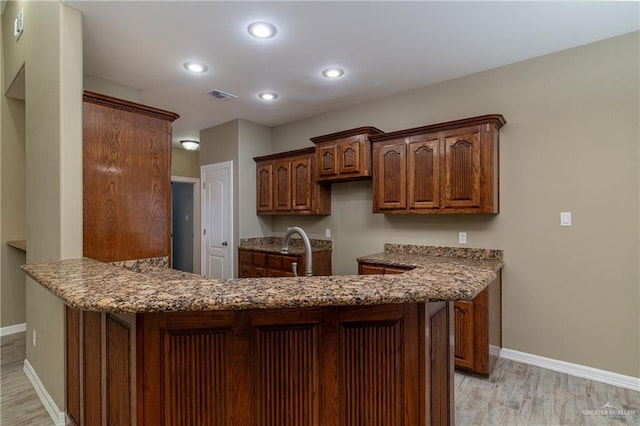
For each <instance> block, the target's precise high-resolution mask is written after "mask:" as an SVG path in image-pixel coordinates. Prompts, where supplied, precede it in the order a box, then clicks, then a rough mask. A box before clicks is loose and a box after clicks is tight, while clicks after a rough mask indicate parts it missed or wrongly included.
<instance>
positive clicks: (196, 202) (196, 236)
mask: <svg viewBox="0 0 640 426" xmlns="http://www.w3.org/2000/svg"><path fill="white" fill-rule="evenodd" d="M173 182H179V183H191V184H193V273H194V274H198V275H202V266H201V265H202V264H201V258H202V256H201V254H200V247H201V243H200V235H202V223H201V222H200V212H201V208H200V194H201V192H202V191H201V190H200V179H199V178H193V177H186V176H171V183H173ZM171 213H172V214H171V226H173V209H172V212H171ZM171 235H172V236H171V259H173V232H171Z"/></svg>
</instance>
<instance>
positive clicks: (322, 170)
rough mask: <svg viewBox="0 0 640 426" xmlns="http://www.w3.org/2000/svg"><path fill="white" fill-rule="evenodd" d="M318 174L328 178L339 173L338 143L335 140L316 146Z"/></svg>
mask: <svg viewBox="0 0 640 426" xmlns="http://www.w3.org/2000/svg"><path fill="white" fill-rule="evenodd" d="M316 164H317V167H318V172H317V176H318V177H320V178H328V177H331V176H336V175H337V174H338V145H337V143H335V142H329V143H323V144H322V145H317V146H316Z"/></svg>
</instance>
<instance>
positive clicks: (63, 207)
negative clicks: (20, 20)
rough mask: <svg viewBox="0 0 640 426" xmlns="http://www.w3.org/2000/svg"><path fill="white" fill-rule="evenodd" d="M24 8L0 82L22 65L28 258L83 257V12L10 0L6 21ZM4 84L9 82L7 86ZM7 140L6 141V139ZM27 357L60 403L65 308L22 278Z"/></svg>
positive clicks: (7, 46)
mask: <svg viewBox="0 0 640 426" xmlns="http://www.w3.org/2000/svg"><path fill="white" fill-rule="evenodd" d="M20 7H22V8H24V15H25V31H24V33H23V34H22V36H21V37H20V39H19V40H17V41H16V40H14V39H13V37H11V38H5V40H4V44H3V49H4V59H5V61H4V72H5V75H4V81H5V83H6V82H11V81H13V78H14V77H15V75H16V73H17V71H18V70H19V69H20V67H21V65H22V64H23V63H24V64H25V75H26V84H25V89H26V90H25V99H26V100H25V163H26V168H25V170H26V190H25V193H26V229H27V232H26V239H27V241H28V251H27V262H38V261H44V260H51V259H60V258H68V257H78V256H81V255H82V137H81V135H82V102H81V99H82V42H81V40H82V16H81V14H80V13H79V12H78V11H76V10H75V9H71V8H69V7H67V6H65V5H62V4H61V3H59V2H9V3H8V5H7V8H6V11H5V14H4V17H3V20H4V25H5V26H6V25H10V24H11V22H12V17H13V16H15V14H16V12H17V9H18V8H20ZM5 87H6V84H5ZM3 143H4V140H3ZM26 302H27V303H26V305H27V306H26V320H27V336H29V337H31V336H32V332H33V331H36V332H37V345H36V346H34V345H33V344H32V343H31V338H29V339H27V340H28V342H29V343H28V344H27V359H28V361H29V362H30V364H31V365H32V366H33V368H34V370H35V371H36V373H37V374H38V376H39V378H40V380H41V381H42V383H43V385H44V386H45V388H46V389H47V391H48V393H49V394H50V395H51V397H52V398H53V400H54V401H55V403H56V404H57V406H58V408H60V409H61V410H62V409H64V308H63V304H62V302H61V301H60V300H59V299H57V298H56V297H54V296H53V295H51V294H50V293H49V292H48V291H47V290H45V289H44V288H43V287H41V286H40V285H38V284H36V283H35V282H33V281H32V280H30V279H27V285H26Z"/></svg>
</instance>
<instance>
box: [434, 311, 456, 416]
mask: <svg viewBox="0 0 640 426" xmlns="http://www.w3.org/2000/svg"><path fill="white" fill-rule="evenodd" d="M447 314H448V311H447V307H446V305H445V306H444V307H443V308H442V309H440V310H439V311H438V312H436V313H434V314H433V315H431V317H430V324H429V331H430V335H431V346H430V348H431V384H430V386H431V410H430V411H431V424H432V425H448V424H452V423H453V421H454V420H453V419H451V418H450V406H449V404H450V403H451V404H452V403H453V401H449V396H448V394H447V392H443V391H444V390H446V389H449V388H450V385H451V384H450V380H451V378H452V377H451V374H450V366H449V365H448V355H447V353H448V350H449V333H448V326H447V320H448V319H447Z"/></svg>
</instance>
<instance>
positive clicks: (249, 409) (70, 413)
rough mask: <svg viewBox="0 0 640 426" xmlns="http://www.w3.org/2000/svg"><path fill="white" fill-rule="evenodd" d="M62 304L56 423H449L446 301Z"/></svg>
mask: <svg viewBox="0 0 640 426" xmlns="http://www.w3.org/2000/svg"><path fill="white" fill-rule="evenodd" d="M66 309H67V324H66V337H67V351H66V356H67V360H66V363H67V364H66V365H67V368H66V376H67V380H66V394H67V404H66V406H67V424H72V425H87V426H100V425H102V426H106V425H149V426H164V425H166V426H169V425H175V426H183V425H220V426H223V425H236V426H256V425H265V426H266V425H283V426H285V425H286V426H329V425H336V426H337V425H345V426H361V425H381V426H382V425H384V426H387V425H389V426H392V425H405V426H427V425H451V424H454V411H453V408H454V394H453V349H452V347H451V341H452V340H451V336H450V332H451V327H452V324H451V323H452V319H453V316H452V306H451V303H446V302H433V303H420V304H393V305H377V306H344V307H333V306H329V307H309V308H296V309H254V310H238V311H212V312H163V313H142V314H136V315H116V314H110V313H100V312H85V311H76V310H73V309H72V308H69V307H67V308H66ZM81 336H89V337H91V336H92V338H91V339H90V340H89V341H88V340H86V338H83V337H81Z"/></svg>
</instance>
